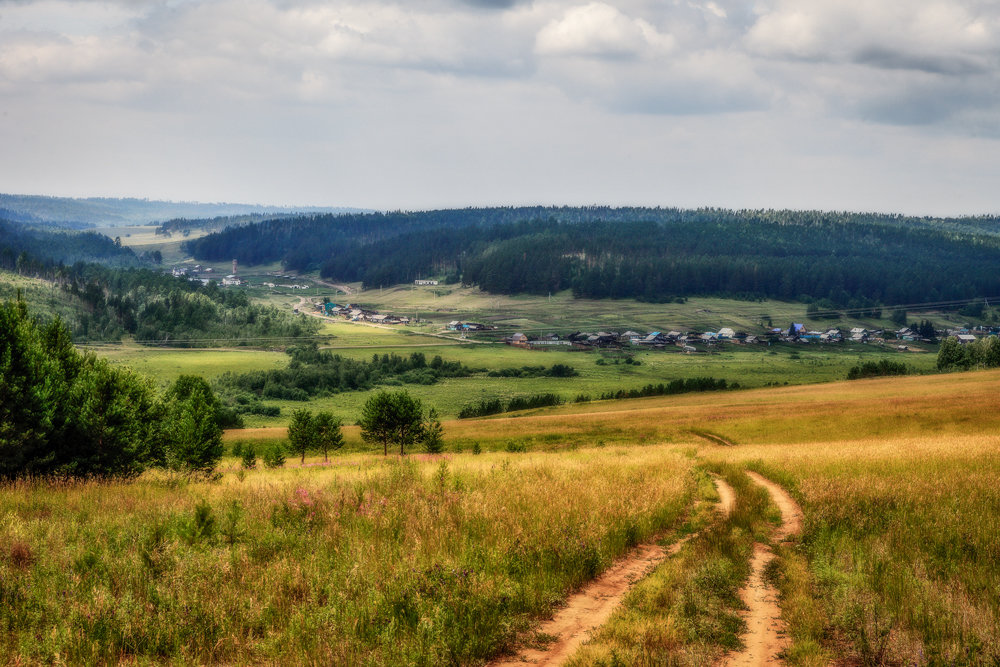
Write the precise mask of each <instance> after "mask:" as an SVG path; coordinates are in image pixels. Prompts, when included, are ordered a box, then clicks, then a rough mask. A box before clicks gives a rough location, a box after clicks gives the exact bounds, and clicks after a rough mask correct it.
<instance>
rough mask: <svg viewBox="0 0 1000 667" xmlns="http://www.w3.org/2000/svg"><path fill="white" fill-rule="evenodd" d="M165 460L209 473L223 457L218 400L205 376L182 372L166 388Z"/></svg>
mask: <svg viewBox="0 0 1000 667" xmlns="http://www.w3.org/2000/svg"><path fill="white" fill-rule="evenodd" d="M165 398H166V401H165V403H166V407H165V411H166V419H165V420H164V439H165V444H166V455H165V459H166V463H167V465H168V466H169V467H171V468H174V469H175V470H185V471H187V472H194V473H202V474H208V473H211V472H212V471H213V470H214V469H215V466H216V465H217V464H218V463H219V460H220V459H221V458H222V452H223V446H222V427H221V426H220V425H219V421H220V415H219V413H220V404H219V399H218V398H216V397H215V394H214V393H213V392H212V388H211V387H210V386H209V385H208V382H206V381H205V379H204V378H202V377H198V376H195V375H182V376H180V377H179V378H177V381H176V382H174V384H173V385H172V386H171V387H170V389H168V390H167V393H166V397H165Z"/></svg>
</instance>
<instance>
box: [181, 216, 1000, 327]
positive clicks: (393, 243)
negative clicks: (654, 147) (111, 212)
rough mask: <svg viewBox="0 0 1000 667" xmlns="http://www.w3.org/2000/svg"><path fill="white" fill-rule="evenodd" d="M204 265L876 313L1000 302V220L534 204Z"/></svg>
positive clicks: (304, 241) (273, 248)
mask: <svg viewBox="0 0 1000 667" xmlns="http://www.w3.org/2000/svg"><path fill="white" fill-rule="evenodd" d="M185 247H186V248H187V249H188V251H189V252H191V253H192V254H193V255H194V256H195V257H196V258H198V259H202V260H228V259H232V258H236V259H238V260H239V261H240V262H242V263H245V264H256V263H266V262H273V261H281V262H282V263H283V264H284V265H285V266H286V267H287V268H289V269H293V270H300V271H304V270H316V269H318V270H319V271H320V274H321V275H322V276H324V277H327V278H331V279H335V280H343V281H357V280H360V281H362V282H363V283H364V285H365V286H366V287H378V286H380V285H382V286H388V285H393V284H398V283H406V282H410V281H412V280H414V279H416V278H426V277H428V276H443V277H445V279H446V281H449V282H457V281H459V280H460V281H461V282H463V283H464V284H467V285H478V286H479V287H481V288H482V289H483V290H485V291H488V292H494V293H502V294H518V293H533V294H545V293H548V292H557V291H559V290H564V289H572V290H573V293H574V294H575V295H577V296H579V297H584V298H595V299H600V298H612V299H614V298H637V299H642V300H646V301H653V302H663V301H670V300H673V299H676V298H680V297H687V296H726V297H736V298H745V299H756V298H774V299H783V300H800V301H804V302H813V303H816V304H817V306H816V307H817V308H820V309H827V308H834V307H837V308H842V307H848V308H868V307H872V308H874V307H876V306H877V305H878V304H886V305H889V304H892V305H898V304H907V303H926V302H931V301H946V300H959V299H971V298H977V297H980V298H981V297H984V296H988V297H994V296H998V295H1000V218H998V217H993V216H983V217H967V218H921V217H908V216H899V215H885V214H869V213H845V212H822V211H787V210H742V211H732V210H726V209H696V210H685V209H667V208H606V207H525V208H469V209H459V210H441V211H425V212H396V213H378V214H370V215H346V216H339V217H333V216H325V215H309V216H301V217H298V218H285V219H281V220H270V221H265V222H261V223H257V224H250V225H246V226H242V227H230V228H228V229H225V230H223V231H220V232H217V233H214V234H209V235H207V236H204V237H202V238H200V239H197V240H193V241H190V242H188V243H187V244H186V246H185Z"/></svg>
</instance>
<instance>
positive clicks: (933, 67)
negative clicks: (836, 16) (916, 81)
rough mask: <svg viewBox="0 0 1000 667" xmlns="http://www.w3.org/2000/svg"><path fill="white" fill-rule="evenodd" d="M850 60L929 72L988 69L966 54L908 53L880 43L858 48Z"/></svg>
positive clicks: (978, 72)
mask: <svg viewBox="0 0 1000 667" xmlns="http://www.w3.org/2000/svg"><path fill="white" fill-rule="evenodd" d="M852 60H853V62H855V63H858V64H861V65H870V66H872V67H878V68H881V69H896V70H916V71H919V72H927V73H930V74H948V75H965V74H981V73H983V72H986V71H988V69H989V68H988V67H987V65H986V63H984V62H981V61H977V60H975V59H973V58H970V57H967V56H962V55H933V54H916V53H908V52H905V51H902V50H893V49H889V48H886V47H884V46H881V45H872V46H866V47H864V48H862V49H860V50H859V51H858V52H857V53H856V54H855V55H854V56H853V58H852Z"/></svg>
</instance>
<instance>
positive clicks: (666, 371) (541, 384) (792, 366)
mask: <svg viewBox="0 0 1000 667" xmlns="http://www.w3.org/2000/svg"><path fill="white" fill-rule="evenodd" d="M322 333H324V334H332V335H333V336H335V338H333V339H332V340H330V341H329V345H330V346H331V347H332V348H333V351H334V352H335V353H337V354H341V355H343V356H345V357H349V358H354V359H361V360H365V359H370V358H371V356H372V355H373V354H398V355H403V356H408V355H409V354H412V353H414V352H419V353H422V354H424V355H425V356H426V357H427V359H428V360H429V359H431V358H433V357H434V356H435V355H440V356H441V357H442V358H443V359H445V360H447V361H461V362H462V363H463V364H466V365H467V366H469V367H471V368H475V369H487V370H498V369H505V368H520V367H522V366H537V365H542V366H545V367H551V366H552V365H553V364H557V363H558V364H566V365H569V366H572V367H573V368H575V369H577V370H578V372H579V373H580V374H579V376H577V377H572V378H544V377H542V378H491V377H486V376H485V375H484V374H480V375H476V376H472V377H468V378H452V379H445V380H441V381H439V382H438V383H437V384H434V385H429V386H423V385H407V386H406V389H407V391H409V392H410V393H411V394H413V395H414V396H416V397H418V398H420V399H421V400H423V401H425V402H426V403H427V404H428V405H430V406H434V407H436V408H437V409H438V411H439V412H441V413H442V415H445V416H454V415H457V414H458V412H459V410H461V409H462V407H463V406H465V405H467V404H468V403H471V402H474V401H477V400H479V399H481V398H497V397H499V398H503V399H505V400H506V399H510V398H511V397H514V396H525V395H531V394H538V393H547V392H552V393H556V394H558V395H559V396H561V397H562V398H563V399H565V400H566V401H572V400H575V399H576V397H577V396H579V395H581V394H583V395H586V396H589V397H590V398H593V399H596V398H598V397H599V396H600V394H601V393H603V392H607V391H616V390H618V389H634V388H639V387H642V386H644V385H646V384H657V383H665V382H669V381H670V380H673V379H676V378H690V377H704V376H709V377H714V378H720V379H725V380H726V381H727V382H729V383H734V382H736V383H739V384H740V385H741V386H743V387H760V386H764V385H768V384H784V383H788V384H790V385H799V384H808V383H816V382H828V381H833V380H840V379H843V378H845V377H846V376H847V371H848V370H849V369H850V368H851V367H852V366H854V365H855V364H857V363H858V362H860V361H869V360H878V359H881V358H890V359H893V360H897V361H902V362H904V363H906V364H907V365H908V366H910V367H911V368H912V369H913V370H914V371H915V372H918V373H924V372H929V371H931V370H933V369H934V366H935V361H936V355H935V354H934V353H930V352H925V353H916V352H899V351H896V350H894V349H892V347H891V346H886V347H879V346H875V345H831V346H819V345H811V346H809V345H797V346H791V345H776V346H774V347H773V348H770V349H769V348H767V347H764V346H748V347H742V346H734V345H720V346H718V347H717V348H715V350H714V351H713V352H712V353H711V354H707V353H699V354H696V355H685V354H681V353H680V352H679V351H678V350H677V349H675V348H671V349H667V350H663V351H638V352H635V353H634V355H635V359H637V360H638V361H639V362H640V363H639V365H632V364H624V363H617V364H616V363H614V362H615V360H616V359H618V360H619V361H620V355H618V354H612V353H605V354H602V353H600V352H580V351H569V350H549V351H533V350H523V349H519V348H513V347H510V346H507V345H502V344H494V345H461V346H460V345H453V344H443V345H434V343H435V342H437V341H439V340H440V339H435V338H430V337H425V336H419V335H410V334H408V333H407V332H406V330H404V329H394V330H386V329H379V328H375V327H370V326H364V325H359V324H351V323H347V322H337V323H329V324H327V325H325V328H324V330H323V332H322ZM96 349H97V351H98V353H99V354H101V355H104V356H107V357H108V358H109V359H111V360H112V361H113V362H115V363H120V364H123V365H128V366H131V367H133V368H134V369H135V370H137V371H139V372H141V373H144V374H147V375H150V376H151V377H154V378H155V379H157V381H158V382H166V381H170V380H173V379H174V378H176V376H177V375H179V374H181V373H198V374H201V375H204V376H206V377H208V378H212V377H217V376H218V375H220V374H222V373H224V372H226V371H234V372H245V371H249V370H260V369H268V368H282V367H284V366H285V365H287V360H288V357H287V355H285V354H284V353H282V352H278V351H255V350H239V349H235V350H234V349H229V350H215V349H209V350H174V349H160V348H143V347H138V346H132V347H115V346H110V347H108V346H102V347H101V348H96ZM598 360H603V361H604V362H605V363H604V364H603V365H599V364H598ZM366 399H367V394H366V393H365V392H348V393H342V394H337V395H334V396H331V397H328V398H318V399H314V400H313V401H310V402H308V403H306V404H305V405H306V407H310V408H312V409H324V410H332V411H334V412H335V413H336V414H339V415H342V416H343V417H345V418H346V419H347V420H349V421H353V420H354V419H356V417H357V416H358V414H359V413H360V409H361V406H362V404H363V403H364V401H365V400H366ZM267 402H268V403H272V404H275V405H279V406H280V407H281V408H282V411H283V415H282V416H281V417H278V418H263V417H252V416H251V417H248V418H247V425H248V426H263V425H277V424H284V423H286V421H287V419H288V415H289V414H290V412H291V410H294V409H295V408H297V407H302V406H303V403H301V402H296V401H267Z"/></svg>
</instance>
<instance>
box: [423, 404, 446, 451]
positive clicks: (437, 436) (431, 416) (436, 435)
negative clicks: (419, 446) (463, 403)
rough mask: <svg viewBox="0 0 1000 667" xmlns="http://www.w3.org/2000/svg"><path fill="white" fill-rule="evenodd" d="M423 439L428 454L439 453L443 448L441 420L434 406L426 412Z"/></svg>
mask: <svg viewBox="0 0 1000 667" xmlns="http://www.w3.org/2000/svg"><path fill="white" fill-rule="evenodd" d="M423 441H424V449H426V450H427V453H428V454H440V453H441V452H442V451H443V450H444V429H443V428H441V420H440V419H439V418H438V413H437V410H435V409H434V408H431V409H430V410H429V411H428V412H427V423H426V424H425V425H424V437H423Z"/></svg>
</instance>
